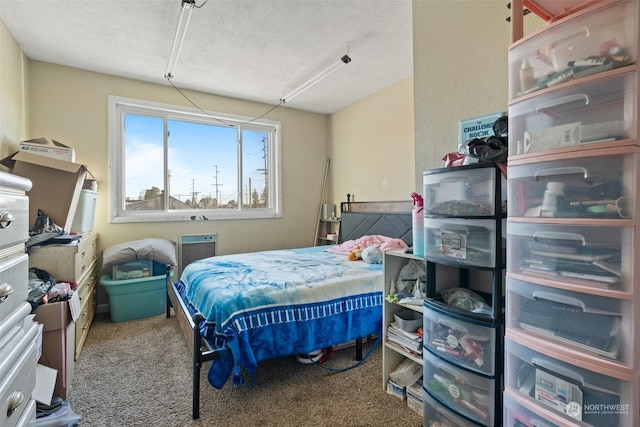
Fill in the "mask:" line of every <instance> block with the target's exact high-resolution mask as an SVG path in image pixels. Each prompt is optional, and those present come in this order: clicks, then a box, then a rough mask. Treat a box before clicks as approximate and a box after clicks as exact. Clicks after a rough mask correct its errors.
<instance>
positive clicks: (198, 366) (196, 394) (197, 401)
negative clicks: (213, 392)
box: [191, 313, 204, 420]
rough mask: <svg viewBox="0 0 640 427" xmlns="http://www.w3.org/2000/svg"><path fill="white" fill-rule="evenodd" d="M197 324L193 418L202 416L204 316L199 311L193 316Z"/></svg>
mask: <svg viewBox="0 0 640 427" xmlns="http://www.w3.org/2000/svg"><path fill="white" fill-rule="evenodd" d="M193 321H194V323H195V326H194V328H193V390H192V394H191V396H192V403H193V409H192V418H193V419H194V420H197V419H198V418H200V369H201V368H202V336H201V335H200V325H201V324H202V322H203V321H204V317H203V316H202V315H201V314H200V313H197V314H195V315H194V316H193Z"/></svg>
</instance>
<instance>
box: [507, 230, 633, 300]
mask: <svg viewBox="0 0 640 427" xmlns="http://www.w3.org/2000/svg"><path fill="white" fill-rule="evenodd" d="M633 241H634V233H633V229H632V228H631V227H597V226H593V225H551V224H531V223H520V222H509V227H508V237H507V244H508V245H509V247H510V248H511V249H510V251H509V257H508V259H507V271H508V272H510V273H516V274H521V275H524V276H526V278H527V280H528V281H531V282H533V283H541V284H544V283H543V282H541V280H551V281H554V282H558V283H562V284H567V285H577V286H583V287H588V288H591V289H593V290H594V291H595V290H606V289H611V290H616V291H623V292H631V291H632V290H633V287H632V284H633V282H634V278H633V268H632V266H633V263H634V259H633V258H634V254H633V247H634V242H633Z"/></svg>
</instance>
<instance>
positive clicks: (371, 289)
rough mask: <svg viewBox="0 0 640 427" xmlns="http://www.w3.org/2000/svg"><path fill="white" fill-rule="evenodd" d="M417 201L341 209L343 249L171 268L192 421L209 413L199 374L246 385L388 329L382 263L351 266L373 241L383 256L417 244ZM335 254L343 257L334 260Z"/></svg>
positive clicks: (170, 291)
mask: <svg viewBox="0 0 640 427" xmlns="http://www.w3.org/2000/svg"><path fill="white" fill-rule="evenodd" d="M411 208H412V205H411V202H345V203H342V204H341V226H340V232H339V236H340V238H339V244H338V245H335V246H315V247H307V248H295V249H288V250H272V251H260V252H253V253H246V254H234V255H224V256H215V257H211V258H205V259H202V260H198V261H194V262H192V263H191V264H189V265H188V266H187V267H186V268H185V269H184V271H183V273H182V276H181V277H180V280H178V281H177V282H173V281H172V276H171V275H170V270H168V271H167V313H166V314H167V318H169V317H171V307H173V309H174V312H175V315H176V317H177V319H178V322H179V324H180V327H181V329H182V332H183V333H184V335H185V338H186V340H187V343H188V344H189V348H190V350H191V353H192V361H193V392H192V416H193V418H194V419H197V418H199V416H200V403H199V402H200V374H201V369H202V367H203V364H204V363H206V362H211V363H210V366H209V369H208V372H207V379H208V381H209V383H210V384H211V385H212V386H214V387H216V388H222V387H223V386H224V385H225V384H226V383H228V382H229V381H233V384H234V385H240V384H242V383H243V381H244V377H243V373H247V372H248V373H249V375H250V378H251V383H252V385H253V384H254V381H255V369H256V367H257V365H258V363H260V362H261V361H263V360H267V359H270V358H273V357H280V356H288V355H296V354H308V353H311V352H312V351H316V350H319V349H323V348H327V347H330V346H333V345H337V344H342V343H347V342H352V341H355V343H356V359H358V360H359V359H361V358H362V338H364V337H367V336H372V335H380V334H381V332H382V302H383V295H382V289H383V283H382V277H383V272H382V265H381V264H375V263H367V262H364V261H362V260H359V261H349V260H348V257H347V255H345V253H346V252H345V251H346V250H348V249H349V248H351V247H353V246H354V245H357V244H358V243H361V242H364V243H365V244H374V243H377V244H379V245H380V247H381V249H382V250H386V249H393V248H397V247H398V245H408V246H410V245H411V235H412V233H411ZM329 249H331V250H333V251H335V252H342V253H333V252H330V251H329Z"/></svg>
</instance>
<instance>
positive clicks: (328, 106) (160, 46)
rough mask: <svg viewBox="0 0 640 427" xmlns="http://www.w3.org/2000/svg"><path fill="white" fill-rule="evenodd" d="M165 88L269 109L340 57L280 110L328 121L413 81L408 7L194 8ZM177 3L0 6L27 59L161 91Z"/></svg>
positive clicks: (234, 4)
mask: <svg viewBox="0 0 640 427" xmlns="http://www.w3.org/2000/svg"><path fill="white" fill-rule="evenodd" d="M196 5H197V6H198V7H197V8H195V9H194V11H193V13H192V16H191V22H190V24H189V27H188V29H187V35H186V39H185V42H184V45H183V48H182V52H181V54H180V57H179V59H178V63H177V65H176V67H175V69H174V72H173V75H174V77H173V79H172V80H171V81H172V82H173V84H174V85H175V86H177V87H179V88H183V89H192V90H197V91H201V92H206V93H212V94H216V95H222V96H228V97H233V98H239V99H246V100H251V101H257V102H263V103H265V104H268V105H277V104H278V102H279V100H280V98H282V97H283V96H284V95H285V94H287V93H288V92H289V91H291V90H292V89H294V88H296V87H297V86H299V85H300V84H302V83H304V82H305V81H307V80H308V79H310V78H311V77H313V76H315V75H316V74H318V73H319V72H320V71H322V70H324V69H325V68H326V67H328V66H330V65H331V64H333V63H335V62H336V61H337V60H338V59H339V58H340V57H341V56H343V55H344V54H346V53H348V54H349V56H350V57H351V58H352V62H351V63H350V64H349V65H347V66H343V67H341V68H340V69H339V70H338V71H336V72H335V73H333V74H331V75H330V76H328V77H327V78H325V79H324V80H322V81H321V82H320V83H318V84H317V85H315V86H314V87H312V88H311V89H309V90H307V91H306V92H304V93H303V94H301V95H299V96H297V97H296V98H295V99H292V100H291V101H289V102H287V104H286V105H287V106H288V107H289V108H295V109H301V110H306V111H313V112H319V113H332V112H334V111H336V110H338V109H340V108H343V107H345V106H347V105H349V104H351V103H353V102H355V101H357V100H359V99H362V98H365V97H366V96H368V95H370V94H372V93H374V92H376V91H378V90H380V89H382V88H384V87H386V86H388V85H390V84H392V83H395V82H397V81H399V80H401V79H403V78H405V77H409V76H411V75H412V73H413V69H412V67H413V61H412V31H411V27H412V22H411V1H410V0H207V1H206V2H205V0H196ZM180 10H181V0H137V1H130V0H129V1H125V0H83V1H80V0H56V1H52V0H0V19H1V20H2V21H3V22H4V24H5V25H6V27H7V28H8V30H9V32H10V33H11V34H12V35H13V37H14V38H15V39H16V41H17V42H18V44H19V45H20V46H21V48H22V50H23V51H24V53H25V54H26V55H27V56H28V57H29V58H31V59H34V60H39V61H45V62H51V63H55V64H61V65H66V66H70V67H76V68H81V69H86V70H91V71H96V72H100V73H107V74H113V75H117V76H122V77H128V78H133V79H138V80H143V81H149V82H153V83H158V84H163V85H168V82H167V81H166V80H165V78H164V74H165V70H166V66H167V60H168V57H169V52H170V50H171V44H172V41H173V37H174V34H175V29H176V25H177V22H178V17H179V15H180Z"/></svg>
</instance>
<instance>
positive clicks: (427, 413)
mask: <svg viewBox="0 0 640 427" xmlns="http://www.w3.org/2000/svg"><path fill="white" fill-rule="evenodd" d="M423 409H424V411H423V413H422V418H423V420H424V423H423V425H424V426H429V427H431V426H448V427H478V424H476V423H473V422H471V421H469V420H467V419H466V418H464V417H462V416H460V414H457V413H455V412H453V411H452V410H450V409H449V408H447V407H446V406H444V405H443V404H441V403H440V402H438V401H437V400H435V399H434V398H433V397H431V396H430V395H429V393H428V392H426V391H425V392H424V405H423Z"/></svg>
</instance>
